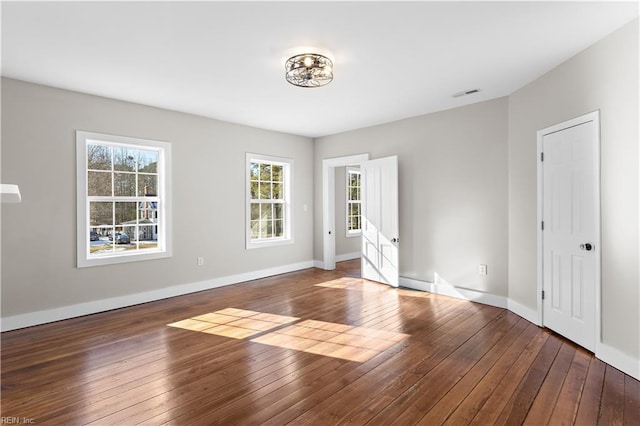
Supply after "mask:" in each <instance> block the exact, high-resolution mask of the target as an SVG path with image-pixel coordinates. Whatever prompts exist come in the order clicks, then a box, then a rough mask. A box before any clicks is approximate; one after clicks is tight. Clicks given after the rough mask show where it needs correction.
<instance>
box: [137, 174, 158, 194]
mask: <svg viewBox="0 0 640 426" xmlns="http://www.w3.org/2000/svg"><path fill="white" fill-rule="evenodd" d="M143 195H144V196H151V195H153V196H156V195H158V176H157V175H138V196H143Z"/></svg>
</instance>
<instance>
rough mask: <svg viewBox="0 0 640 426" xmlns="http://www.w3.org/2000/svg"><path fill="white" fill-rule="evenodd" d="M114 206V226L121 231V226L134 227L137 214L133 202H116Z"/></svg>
mask: <svg viewBox="0 0 640 426" xmlns="http://www.w3.org/2000/svg"><path fill="white" fill-rule="evenodd" d="M114 204H115V215H116V216H115V225H116V227H119V228H120V229H122V227H123V226H127V225H135V224H136V222H137V214H136V213H137V212H136V205H137V203H135V202H116V203H114Z"/></svg>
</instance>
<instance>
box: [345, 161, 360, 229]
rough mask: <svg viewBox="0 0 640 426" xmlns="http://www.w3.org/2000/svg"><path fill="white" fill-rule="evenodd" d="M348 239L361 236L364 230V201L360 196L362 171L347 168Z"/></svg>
mask: <svg viewBox="0 0 640 426" xmlns="http://www.w3.org/2000/svg"><path fill="white" fill-rule="evenodd" d="M346 177H347V191H346V192H347V200H346V207H347V208H346V211H347V218H346V224H347V237H355V236H358V235H360V233H361V230H362V219H361V211H362V210H361V209H362V200H361V196H360V188H361V185H360V182H361V180H360V169H357V168H354V167H347V169H346Z"/></svg>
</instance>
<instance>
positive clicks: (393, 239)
mask: <svg viewBox="0 0 640 426" xmlns="http://www.w3.org/2000/svg"><path fill="white" fill-rule="evenodd" d="M391 242H392V243H399V242H400V238H392V239H391Z"/></svg>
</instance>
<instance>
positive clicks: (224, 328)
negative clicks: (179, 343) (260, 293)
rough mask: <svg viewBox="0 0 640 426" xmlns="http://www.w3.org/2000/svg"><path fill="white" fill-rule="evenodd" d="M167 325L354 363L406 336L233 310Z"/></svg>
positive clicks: (228, 309)
mask: <svg viewBox="0 0 640 426" xmlns="http://www.w3.org/2000/svg"><path fill="white" fill-rule="evenodd" d="M297 321H299V322H297ZM293 323H295V324H293ZM287 324H289V325H287ZM167 325H168V326H169V327H175V328H181V329H184V330H190V331H197V332H201V333H207V334H214V335H216V336H222V337H230V338H233V339H246V338H250V337H253V336H256V335H258V334H261V335H260V336H257V337H254V338H253V339H251V340H250V341H251V342H254V343H261V344H264V345H269V346H277V347H280V348H285V349H293V350H296V351H302V352H307V353H312V354H317V355H323V356H329V357H333V358H340V359H345V360H348V361H356V362H365V361H368V360H369V359H371V358H373V357H374V356H376V355H378V354H379V353H381V352H383V351H385V350H387V349H388V348H390V347H391V346H393V345H395V344H396V343H398V342H401V341H402V340H404V339H406V338H407V337H409V335H408V334H404V333H396V332H392V331H385V330H377V329H374V328H367V327H355V326H351V325H346V324H338V323H334V322H325V321H317V320H312V319H305V320H302V321H300V318H296V317H290V316H285V315H275V314H269V313H266V312H256V311H247V310H244V309H237V308H226V309H222V310H220V311H215V312H209V313H206V314H203V315H199V316H196V317H193V318H189V319H185V320H182V321H177V322H174V323H171V324H167Z"/></svg>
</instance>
